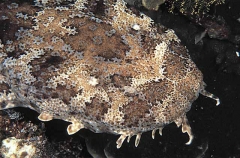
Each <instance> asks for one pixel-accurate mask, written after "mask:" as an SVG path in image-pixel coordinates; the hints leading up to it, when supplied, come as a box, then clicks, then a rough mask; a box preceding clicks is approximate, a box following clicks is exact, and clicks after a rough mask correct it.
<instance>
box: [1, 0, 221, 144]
mask: <svg viewBox="0 0 240 158" xmlns="http://www.w3.org/2000/svg"><path fill="white" fill-rule="evenodd" d="M93 1H94V0H92V1H91V3H89V4H88V3H87V1H86V0H77V1H75V2H74V3H69V4H68V3H66V1H64V2H65V3H64V4H65V5H64V7H63V6H61V1H60V0H59V1H49V3H47V2H48V1H44V2H45V3H44V4H42V3H41V2H38V1H35V4H36V6H37V7H33V6H29V5H26V4H23V5H20V6H18V5H17V4H13V3H12V4H9V7H5V5H4V4H1V6H0V8H1V12H0V17H1V20H3V21H4V20H7V21H5V22H9V25H10V27H9V28H8V29H9V30H8V31H9V34H5V36H4V38H2V43H1V44H0V72H1V73H0V74H1V75H0V79H1V80H0V105H1V108H0V109H7V108H13V107H17V106H22V107H28V108H31V109H33V110H35V111H37V112H39V113H40V115H39V117H38V118H39V119H40V120H42V121H50V120H52V119H61V120H64V121H68V122H71V124H70V125H69V126H68V128H67V132H68V134H74V133H76V132H78V131H79V130H80V129H82V128H86V129H89V130H91V131H94V132H97V133H101V132H106V133H112V134H119V135H121V136H120V137H119V139H118V140H117V142H116V143H117V148H120V147H121V146H122V143H123V141H124V140H125V139H126V138H128V142H129V141H130V138H131V137H132V136H133V135H136V140H135V146H138V144H139V142H140V138H141V134H142V133H143V132H146V131H151V130H152V131H153V135H152V137H153V138H154V134H155V132H156V130H157V129H159V133H160V134H161V130H162V129H163V127H164V126H165V125H167V124H169V123H171V122H175V123H176V124H177V126H178V127H179V126H182V132H184V133H185V132H186V133H187V134H188V135H189V141H188V142H187V144H190V143H191V142H192V139H193V134H192V132H191V127H190V126H189V124H188V119H187V117H186V113H187V112H188V111H189V110H190V108H191V105H192V103H193V101H194V100H196V99H197V98H198V95H199V93H201V94H203V95H206V96H209V97H211V98H213V99H215V100H216V101H217V104H219V99H218V98H217V97H215V96H214V95H212V94H210V93H208V92H206V91H205V90H204V88H205V83H204V82H203V75H202V73H201V72H200V71H199V70H198V68H197V67H196V65H195V64H194V63H193V61H192V60H191V58H190V56H189V55H188V53H187V49H186V48H185V46H183V45H181V42H180V40H179V38H178V37H177V36H176V34H175V33H174V31H173V30H170V29H166V28H164V27H163V26H161V25H158V26H155V24H154V23H153V21H152V20H151V19H150V18H149V17H147V16H146V15H144V14H142V13H139V15H136V14H134V13H132V12H131V10H129V9H128V8H127V7H126V5H125V3H124V2H123V1H122V0H117V1H116V2H112V1H103V3H102V4H97V3H96V4H97V6H92V4H94V2H93ZM99 6H100V9H99V8H98V7H99ZM102 9H104V10H102ZM11 32H14V34H11Z"/></svg>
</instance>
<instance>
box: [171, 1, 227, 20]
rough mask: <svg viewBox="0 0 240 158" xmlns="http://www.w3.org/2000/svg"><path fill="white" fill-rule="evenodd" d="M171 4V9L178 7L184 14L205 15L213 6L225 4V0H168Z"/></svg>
mask: <svg viewBox="0 0 240 158" xmlns="http://www.w3.org/2000/svg"><path fill="white" fill-rule="evenodd" d="M168 2H169V3H170V4H171V8H170V11H173V9H174V8H177V9H178V10H179V11H180V12H181V13H183V14H190V15H197V16H200V15H203V14H205V13H207V12H208V11H209V9H210V7H211V6H214V5H219V4H223V3H224V2H225V0H204V1H203V0H193V1H192V0H168Z"/></svg>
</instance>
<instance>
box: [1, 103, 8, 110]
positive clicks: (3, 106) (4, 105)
mask: <svg viewBox="0 0 240 158" xmlns="http://www.w3.org/2000/svg"><path fill="white" fill-rule="evenodd" d="M0 105H1V109H4V108H5V107H6V106H7V102H6V101H2V102H1V103H0Z"/></svg>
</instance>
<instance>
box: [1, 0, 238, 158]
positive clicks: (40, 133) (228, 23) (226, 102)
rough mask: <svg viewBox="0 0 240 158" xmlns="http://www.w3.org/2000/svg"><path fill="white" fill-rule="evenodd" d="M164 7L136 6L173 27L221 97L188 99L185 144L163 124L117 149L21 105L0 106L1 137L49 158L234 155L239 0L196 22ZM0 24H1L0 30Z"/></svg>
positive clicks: (101, 137) (107, 138)
mask: <svg viewBox="0 0 240 158" xmlns="http://www.w3.org/2000/svg"><path fill="white" fill-rule="evenodd" d="M166 7H167V5H166V4H163V5H162V6H160V8H159V10H158V11H149V10H146V9H144V8H143V7H140V8H137V9H140V10H141V11H142V12H144V13H145V14H147V15H149V16H150V17H152V19H154V21H155V22H159V23H161V24H163V25H165V26H166V27H167V28H172V29H173V30H175V32H176V34H177V35H178V36H179V38H180V39H181V40H182V43H183V44H184V45H186V47H187V48H188V50H189V54H190V55H191V57H192V60H193V61H194V62H195V63H196V65H197V66H198V68H199V69H200V70H201V71H202V73H203V75H204V81H205V82H206V83H207V85H208V86H207V90H208V91H210V92H212V93H213V94H215V95H216V96H218V97H219V98H220V100H221V104H220V105H219V106H215V102H214V101H213V100H211V99H208V98H206V97H203V96H201V95H200V96H199V98H198V99H197V100H196V101H195V102H194V103H193V105H192V108H191V110H190V111H189V112H188V113H187V117H188V119H189V123H190V125H191V127H192V131H193V133H194V136H195V138H194V140H193V142H192V144H191V145H185V142H187V140H188V136H187V134H182V132H181V129H180V128H177V127H176V125H175V124H170V125H168V126H166V127H165V128H164V129H163V135H162V136H159V135H156V137H155V139H154V140H153V139H152V138H151V132H147V133H144V134H143V135H142V138H141V142H140V144H139V146H138V147H137V148H136V147H135V146H134V141H130V143H124V144H123V146H122V147H121V148H120V149H117V148H116V144H115V142H116V140H117V139H118V136H115V135H110V134H103V133H100V134H96V133H93V132H91V131H89V130H85V129H84V130H80V131H79V132H78V133H77V134H75V135H72V136H69V135H68V134H67V132H66V128H67V125H68V123H67V122H64V121H60V120H52V121H50V122H44V123H43V122H41V121H39V120H38V119H37V116H38V114H37V113H36V112H34V111H32V110H29V109H24V108H15V109H11V110H5V111H0V139H1V141H2V140H4V139H6V138H9V137H15V138H17V139H21V140H23V143H22V144H24V143H26V142H31V143H32V144H33V145H34V146H35V147H36V150H37V151H36V153H37V154H38V155H37V156H36V157H49V158H50V157H51V158H53V157H56V158H63V157H66V158H75V157H79V158H88V157H98V158H101V157H108V158H120V157H131V158H134V157H136V158H159V157H161V158H168V157H171V158H172V157H178V158H185V157H191V158H195V157H196V158H201V157H206V158H208V157H213V158H237V157H240V134H239V133H240V115H239V112H240V83H239V81H240V57H239V54H240V48H239V45H240V11H239V7H240V2H239V1H237V0H226V2H225V4H223V5H218V6H216V7H214V8H211V10H210V12H209V13H208V14H209V16H210V17H211V18H210V19H206V20H202V21H200V22H199V21H196V20H194V19H192V17H189V16H186V15H185V16H184V15H182V14H180V13H178V12H177V11H176V12H174V13H169V12H168V10H167V9H166ZM3 28H5V27H4V26H3V25H2V24H1V25H0V32H2V31H3ZM206 29H208V30H207V31H208V34H206V36H204V37H203V38H201V39H200V40H199V42H196V41H195V38H196V37H197V36H198V35H199V34H201V33H202V32H204V31H205V30H206ZM222 30H224V31H222ZM219 34H220V35H219ZM1 35H2V33H1ZM222 36H224V38H222ZM210 37H212V38H210ZM24 141H25V142H24Z"/></svg>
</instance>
